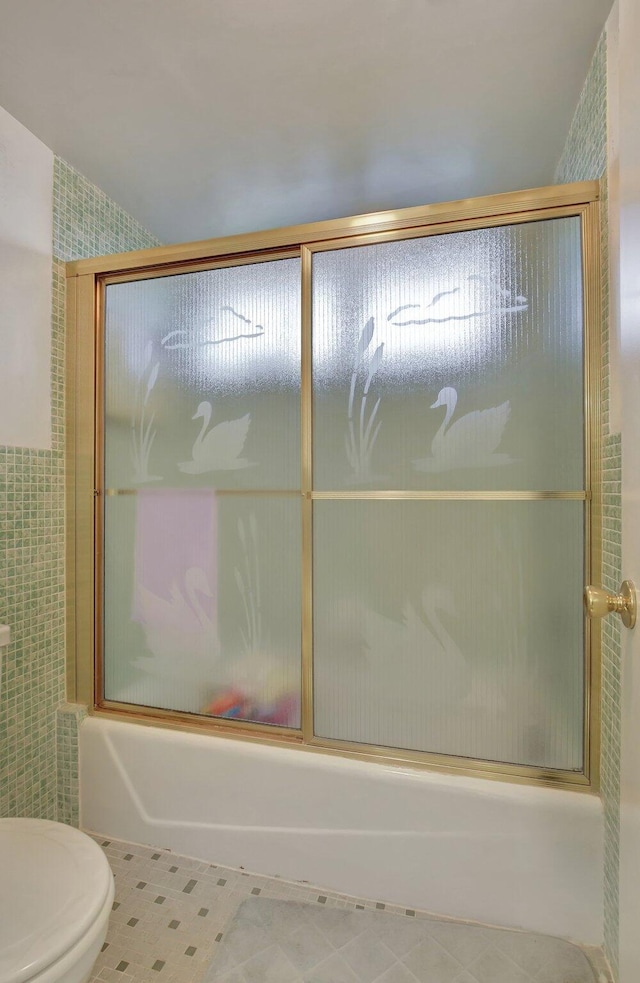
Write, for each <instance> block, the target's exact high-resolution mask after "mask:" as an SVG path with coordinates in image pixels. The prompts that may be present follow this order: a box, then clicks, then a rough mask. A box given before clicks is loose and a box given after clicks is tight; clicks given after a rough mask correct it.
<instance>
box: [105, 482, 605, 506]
mask: <svg viewBox="0 0 640 983" xmlns="http://www.w3.org/2000/svg"><path fill="white" fill-rule="evenodd" d="M167 491H171V492H180V493H181V494H182V493H184V494H185V495H189V494H196V493H201V492H203V491H211V492H213V493H214V494H215V495H219V496H227V497H229V496H235V495H237V496H242V495H244V496H247V497H257V496H259V495H266V496H271V497H279V496H283V495H284V496H288V497H294V498H310V499H311V500H312V501H353V502H359V501H366V500H371V501H376V500H378V501H407V502H412V501H415V502H419V501H433V502H441V501H442V502H446V501H450V502H454V501H460V502H463V501H477V502H494V501H495V502H503V501H513V502H537V501H547V500H552V499H559V500H567V501H578V502H586V501H589V499H590V497H591V496H590V492H587V491H578V490H574V491H536V490H533V491H528V490H525V491H521V490H515V491H508V490H501V489H497V490H495V491H491V490H484V489H481V490H453V491H451V490H447V489H443V490H442V491H432V490H429V491H421V490H415V491H400V490H387V489H378V490H374V491H352V490H349V491H341V490H338V491H310V492H304V491H300V490H299V489H298V490H295V489H291V488H207V487H206V486H203V487H201V488H179V487H178V488H176V487H167V488H158V487H155V488H107V489H106V490H105V491H104V494H105V495H106V496H113V495H139V494H140V492H143V493H144V494H145V495H146V494H148V493H152V494H162V493H163V492H165V493H166V492H167ZM97 494H100V492H99V491H98V492H97Z"/></svg>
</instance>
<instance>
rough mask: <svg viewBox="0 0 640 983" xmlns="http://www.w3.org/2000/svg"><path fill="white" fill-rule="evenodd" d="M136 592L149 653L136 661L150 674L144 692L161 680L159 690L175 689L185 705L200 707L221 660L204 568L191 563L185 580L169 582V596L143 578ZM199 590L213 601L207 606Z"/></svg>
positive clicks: (193, 708) (165, 691) (215, 622)
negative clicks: (145, 583)
mask: <svg viewBox="0 0 640 983" xmlns="http://www.w3.org/2000/svg"><path fill="white" fill-rule="evenodd" d="M136 594H137V601H138V606H139V612H140V614H139V620H140V621H141V622H142V627H143V630H144V635H145V639H146V643H147V646H148V648H149V652H150V653H151V654H150V655H144V656H139V657H138V658H136V659H134V660H133V662H132V665H133V666H135V668H136V669H140V670H141V671H142V672H143V673H145V675H146V676H147V677H150V680H149V681H148V682H146V683H145V684H144V687H145V692H146V693H147V694H148V689H149V686H150V685H152V686H154V685H158V686H159V692H161V693H165V694H166V693H167V692H173V698H174V699H175V698H176V695H177V697H178V699H179V700H180V706H181V708H182V709H187V708H190V709H192V710H194V711H197V710H199V709H200V707H201V704H202V701H203V699H204V697H205V696H206V694H207V692H208V688H210V687H211V684H212V681H213V680H214V678H215V671H216V667H217V664H218V662H219V659H220V640H219V637H218V625H217V614H216V612H215V608H213V609H212V603H213V597H214V595H213V592H212V590H211V587H210V586H209V581H208V579H207V575H206V573H205V572H204V570H202V569H201V568H200V567H190V568H189V569H188V570H187V571H186V572H185V574H184V579H183V582H182V584H178V583H177V582H176V581H174V582H173V583H172V584H171V587H170V589H169V594H170V598H165V597H160V596H158V595H157V594H155V593H153V591H150V590H148V589H147V588H146V587H145V586H144V585H143V584H141V583H139V584H137V585H136ZM199 595H202V596H203V597H204V598H206V599H207V601H208V602H209V603H208V605H207V606H208V608H209V610H208V611H207V610H205V608H204V607H203V605H202V604H201V602H200V597H199ZM165 698H166V697H165ZM159 705H161V706H162V705H163V704H162V703H161V704H159ZM172 705H173V704H172Z"/></svg>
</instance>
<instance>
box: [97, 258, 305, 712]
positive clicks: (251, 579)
mask: <svg viewBox="0 0 640 983" xmlns="http://www.w3.org/2000/svg"><path fill="white" fill-rule="evenodd" d="M299 282H300V260H299V259H298V258H293V259H282V260H277V261H272V262H263V263H255V262H254V263H251V264H247V265H239V266H230V267H227V268H220V269H213V270H206V271H202V272H196V273H187V274H183V275H175V276H167V277H162V278H151V279H145V280H137V281H134V282H124V283H114V284H110V285H109V286H108V287H107V288H106V310H105V461H104V469H105V473H104V484H105V488H106V495H105V507H104V555H105V566H104V570H105V578H104V695H105V697H106V699H107V700H110V701H115V702H117V703H124V704H137V705H143V706H150V707H157V708H161V709H165V710H174V711H184V712H188V713H192V714H207V715H212V716H221V717H226V718H228V719H238V720H243V721H248V722H253V723H262V724H270V725H275V726H278V725H279V726H282V727H288V728H299V726H300V463H299V462H300V422H299V420H300V327H299V325H300V301H299V292H300V291H299Z"/></svg>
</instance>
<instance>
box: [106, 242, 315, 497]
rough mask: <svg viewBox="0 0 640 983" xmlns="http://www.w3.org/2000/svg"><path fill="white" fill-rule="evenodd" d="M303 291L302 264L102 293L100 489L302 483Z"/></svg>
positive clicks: (190, 276)
mask: <svg viewBox="0 0 640 983" xmlns="http://www.w3.org/2000/svg"><path fill="white" fill-rule="evenodd" d="M299 294H300V261H299V260H298V259H286V260H278V261H274V262H266V263H253V264H251V265H248V266H233V267H229V268H227V269H218V270H207V271H203V272H200V273H187V274H183V275H179V276H170V277H162V278H157V279H150V280H140V281H137V282H133V283H117V284H111V285H109V286H108V287H107V290H106V338H105V352H106V393H105V413H106V419H105V456H106V484H107V487H111V488H129V487H137V486H158V485H162V484H165V485H169V486H178V487H199V486H215V487H217V488H261V489H262V488H276V489H288V488H296V487H299V484H300V477H299V472H300V465H299V443H300V438H299V418H300V299H299Z"/></svg>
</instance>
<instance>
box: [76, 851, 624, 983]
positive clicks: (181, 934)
mask: <svg viewBox="0 0 640 983" xmlns="http://www.w3.org/2000/svg"><path fill="white" fill-rule="evenodd" d="M94 839H95V840H96V842H97V843H99V844H100V845H101V846H102V848H103V849H104V851H105V853H106V855H107V858H108V860H109V862H110V864H111V868H112V870H113V872H114V875H115V882H116V897H115V901H114V905H113V913H112V916H111V919H110V925H109V932H108V935H107V941H106V942H105V945H104V947H103V950H102V952H101V954H100V956H99V957H98V960H97V962H96V965H95V967H94V973H93V976H92V978H91V981H90V983H178V981H180V983H213V980H215V979H216V975H217V973H218V971H219V972H220V973H222V972H223V965H222V962H221V961H222V960H224V959H225V953H224V949H223V948H222V946H221V943H222V942H223V940H224V939H225V933H227V932H228V930H229V929H230V926H231V923H232V922H233V920H234V917H235V916H236V914H237V913H238V910H239V909H240V906H241V905H242V904H243V902H245V901H246V900H247V899H252V898H271V899H276V900H280V901H289V902H299V903H300V902H301V903H306V904H311V905H314V906H318V907H319V906H320V905H322V906H323V908H322V910H323V911H326V910H328V909H330V908H333V909H336V908H342V909H345V910H348V911H371V912H377V913H378V914H379V913H380V912H391V913H393V914H395V915H402V916H404V918H406V919H407V922H406V923H405V924H406V925H407V926H408V925H412V926H415V925H416V923H417V922H419V921H421V920H426V922H427V923H428V924H429V926H432V927H433V925H434V919H433V916H429V915H428V914H427V913H425V912H419V911H412V910H411V909H405V908H402V907H399V906H397V905H390V904H383V903H382V902H379V901H364V900H363V901H360V900H358V899H355V898H350V897H346V896H344V895H339V894H334V893H331V892H328V891H326V892H323V893H320V892H319V891H318V889H317V888H313V887H310V886H309V885H308V884H303V883H291V882H289V881H283V880H279V879H278V878H271V877H261V876H259V875H255V874H249V873H247V872H245V871H243V870H232V869H230V868H227V867H217V866H215V865H213V864H208V863H205V862H203V861H200V860H193V859H190V858H188V857H182V856H178V855H176V854H173V853H171V852H169V851H167V850H159V849H158V850H156V849H153V848H151V847H146V846H138V845H134V844H131V843H124V842H121V841H117V840H109V839H106V838H105V837H103V836H94ZM296 907H297V906H296ZM394 923H395V919H394ZM460 924H461V923H458V922H455V921H453V920H451V919H445V920H437V922H436V927H438V926H444V928H442V931H444V932H445V933H446V932H450V930H451V927H455V928H456V929H458V928H459V925H460ZM426 927H427V926H426V925H425V928H426ZM472 928H473V933H472V934H473V935H474V936H475V937H476V938H477V935H478V932H482V931H484V930H483V929H481V928H479V927H478V926H472ZM412 930H413V929H412ZM486 931H487V932H489V933H492V934H493V935H495V931H494V930H491V929H488V930H486ZM506 934H508V936H509V937H511V938H513V937H514V935H515V933H506ZM516 937H517V936H516ZM519 937H520V938H523V939H529V940H530V939H532V938H535V937H532V936H523V935H520V936H519ZM538 938H539V937H538ZM554 944H557V943H554ZM583 951H584V952H585V953H586V955H587V957H588V959H589V960H590V962H591V965H592V967H593V980H594V983H595V981H598V983H608V981H609V980H610V977H609V975H608V971H607V968H606V964H605V962H604V959H603V957H602V954H601V951H600V950H599V949H585V950H583ZM216 955H219V959H216V960H215V961H213V960H214V956H216ZM226 958H228V957H226ZM212 965H213V966H214V967H215V968H216V972H215V973H213V971H212V969H211V966H212ZM227 968H228V967H227ZM450 968H451V967H449V970H446V969H444V968H443V970H442V972H443V973H444V975H443V976H442V979H441V980H440V979H438V980H437V983H453V980H454V979H455V978H456V974H453V975H452V974H451V972H450ZM363 971H364V969H363ZM506 972H507V975H506V976H499V977H495V979H491V981H490V983H503V981H504V983H521V981H525V980H528V979H536V980H537V981H539V983H546V981H547V979H548V977H545V976H544V975H543V973H542V967H541V975H539V976H531V975H529V976H523V975H522V971H521V972H520V975H518V967H517V966H516V965H513V966H511V968H510V969H509V967H507V970H506ZM509 974H510V975H509ZM365 975H366V973H365ZM458 976H459V981H460V983H461V981H464V983H469V980H470V981H471V983H475V979H474V977H473V976H470V977H469V976H465V975H464V973H463V974H462V976H460V974H458ZM237 978H238V980H240V981H243V983H244V980H245V979H247V977H246V976H245V975H239V976H238V977H237ZM364 978H365V977H362V975H361V974H360V975H359V976H356V977H355V979H358V980H359V979H364ZM375 978H376V977H375V976H373V977H371V976H370V979H371V981H373V980H374V979H375ZM378 978H380V976H378ZM230 979H231V977H230ZM256 979H265V980H266V979H267V977H256ZM409 979H411V977H409ZM570 979H571V980H572V979H573V978H572V977H570ZM434 980H435V978H434ZM278 983H285V981H284V979H283V980H282V981H280V980H278ZM335 983H341V979H340V978H339V977H337V978H336V981H335ZM381 983H382V979H381ZM384 983H391V981H387V980H386V979H385V980H384ZM393 983H395V981H393ZM403 983H404V981H403Z"/></svg>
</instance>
